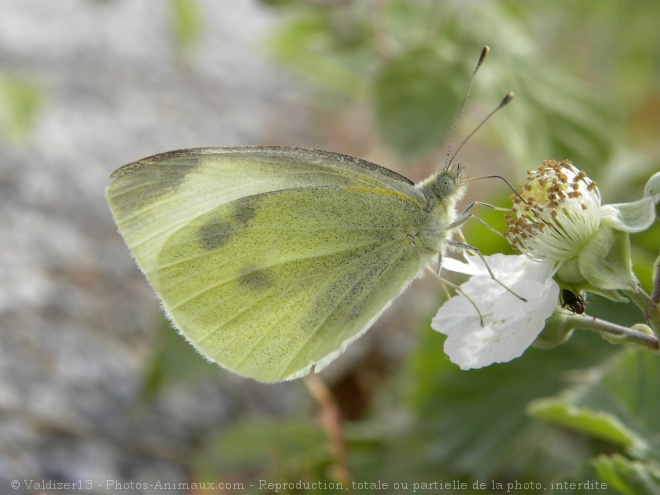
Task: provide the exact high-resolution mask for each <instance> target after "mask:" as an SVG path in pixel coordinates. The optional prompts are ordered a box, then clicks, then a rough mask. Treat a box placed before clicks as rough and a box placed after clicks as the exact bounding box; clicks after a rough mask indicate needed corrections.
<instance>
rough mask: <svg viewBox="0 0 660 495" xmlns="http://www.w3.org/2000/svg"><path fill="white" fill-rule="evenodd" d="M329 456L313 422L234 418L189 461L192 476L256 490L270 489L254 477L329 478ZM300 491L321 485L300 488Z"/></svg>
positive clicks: (284, 479)
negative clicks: (237, 483) (234, 422)
mask: <svg viewBox="0 0 660 495" xmlns="http://www.w3.org/2000/svg"><path fill="white" fill-rule="evenodd" d="M332 462H333V459H332V456H331V455H330V453H329V450H328V448H327V439H326V437H325V434H324V432H323V431H322V430H321V428H320V427H319V426H317V425H316V424H315V423H312V422H310V421H308V420H306V419H302V418H301V419H298V420H295V421H252V422H249V423H248V422H245V423H240V424H238V425H236V426H234V427H232V428H230V429H228V430H225V431H223V432H221V433H218V434H217V435H215V436H214V437H213V438H212V439H210V441H209V442H207V444H206V446H205V448H204V449H203V450H202V451H201V452H200V453H199V454H198V455H197V457H196V459H194V461H193V466H194V469H195V474H196V478H197V479H201V480H203V481H213V482H219V481H220V482H227V481H236V480H240V481H242V482H244V483H245V485H246V487H245V490H246V491H245V492H244V493H255V494H257V493H271V492H273V490H264V489H260V488H259V481H260V480H268V481H269V482H279V483H284V482H296V481H299V480H300V481H303V482H310V483H311V482H318V481H321V480H324V479H329V478H330V479H329V481H332V479H331V475H332V473H328V472H327V471H326V470H327V469H328V467H329V466H331V465H332ZM249 485H253V486H251V487H250V486H249ZM294 492H295V491H291V490H286V491H284V493H294ZM241 493H243V492H241ZM301 493H325V491H324V490H303V491H302V492H301Z"/></svg>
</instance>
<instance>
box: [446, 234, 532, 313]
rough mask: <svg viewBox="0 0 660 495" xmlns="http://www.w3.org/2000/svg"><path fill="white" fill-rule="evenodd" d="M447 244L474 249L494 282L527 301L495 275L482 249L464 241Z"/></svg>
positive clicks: (469, 249) (448, 242)
mask: <svg viewBox="0 0 660 495" xmlns="http://www.w3.org/2000/svg"><path fill="white" fill-rule="evenodd" d="M447 244H449V245H450V246H453V247H455V248H459V249H464V250H466V251H472V252H473V253H475V254H476V255H477V256H479V258H481V261H483V262H484V266H485V267H486V270H488V274H489V275H490V278H491V279H492V280H493V282H495V283H497V284H499V285H500V286H501V287H502V288H504V289H506V290H507V292H509V293H511V294H513V295H514V296H516V297H517V298H518V299H520V300H521V301H524V302H527V299H525V298H524V297H522V296H519V295H518V294H516V293H515V292H513V290H511V289H510V288H509V287H508V286H507V285H506V284H504V283H503V282H502V281H501V280H500V279H498V278H497V277H496V276H495V274H494V273H493V270H491V268H490V265H489V264H488V262H487V261H486V258H485V257H484V255H483V254H482V253H481V251H479V248H476V247H474V246H470V245H469V244H464V243H462V242H456V241H447Z"/></svg>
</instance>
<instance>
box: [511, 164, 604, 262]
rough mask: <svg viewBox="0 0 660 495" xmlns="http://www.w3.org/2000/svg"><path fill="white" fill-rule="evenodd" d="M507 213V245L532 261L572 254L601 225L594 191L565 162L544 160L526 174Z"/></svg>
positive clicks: (556, 259)
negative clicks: (510, 212) (520, 189)
mask: <svg viewBox="0 0 660 495" xmlns="http://www.w3.org/2000/svg"><path fill="white" fill-rule="evenodd" d="M512 199H513V207H512V208H511V211H512V213H513V216H509V215H507V217H506V220H507V226H508V228H509V231H508V232H506V233H505V236H506V237H508V238H509V241H510V242H511V246H512V247H513V248H514V249H518V250H520V251H522V252H523V253H525V254H526V255H527V256H529V257H530V258H531V259H533V260H536V261H551V262H555V263H561V262H564V261H567V260H570V259H572V258H575V257H576V256H577V255H578V253H579V252H580V250H581V249H582V248H583V247H584V246H585V244H587V243H588V242H589V240H590V239H591V238H592V236H593V235H594V233H595V232H596V231H597V230H598V228H599V227H600V224H601V220H602V216H603V212H602V209H601V202H600V191H599V190H598V187H596V183H595V182H593V181H592V180H591V179H589V178H588V177H587V174H585V173H584V172H582V171H580V170H578V169H577V168H575V167H574V166H573V165H572V164H571V163H570V162H569V161H567V160H564V161H563V162H559V163H557V162H556V161H554V160H546V161H545V162H543V165H541V166H540V167H539V169H538V170H537V171H532V170H529V171H528V172H527V182H526V183H525V184H524V185H523V189H522V191H521V193H520V196H513V197H512Z"/></svg>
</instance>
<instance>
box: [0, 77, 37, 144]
mask: <svg viewBox="0 0 660 495" xmlns="http://www.w3.org/2000/svg"><path fill="white" fill-rule="evenodd" d="M44 100H45V98H44V94H43V92H42V90H41V89H40V88H39V87H38V86H37V85H36V84H35V83H33V82H31V81H29V80H27V79H25V78H22V77H14V76H9V75H4V74H0V135H4V136H6V137H7V138H8V139H9V140H10V141H14V142H21V141H23V140H25V139H26V137H27V136H28V134H29V132H30V131H31V130H32V128H33V126H34V124H35V122H36V119H37V117H38V115H39V112H40V111H41V110H42V108H43V105H44Z"/></svg>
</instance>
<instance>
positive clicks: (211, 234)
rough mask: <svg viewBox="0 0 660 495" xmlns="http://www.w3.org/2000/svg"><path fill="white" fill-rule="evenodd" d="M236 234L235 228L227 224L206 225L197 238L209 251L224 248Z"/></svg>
mask: <svg viewBox="0 0 660 495" xmlns="http://www.w3.org/2000/svg"><path fill="white" fill-rule="evenodd" d="M233 233H234V227H233V226H232V225H231V224H230V223H227V222H218V223H206V224H204V225H202V226H201V227H200V228H199V230H198V232H197V236H198V238H199V242H200V243H201V245H202V247H203V248H204V249H206V250H207V251H211V250H213V249H218V248H220V247H222V246H223V245H224V244H225V243H226V242H227V241H228V240H229V239H230V238H231V236H232V234H233Z"/></svg>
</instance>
